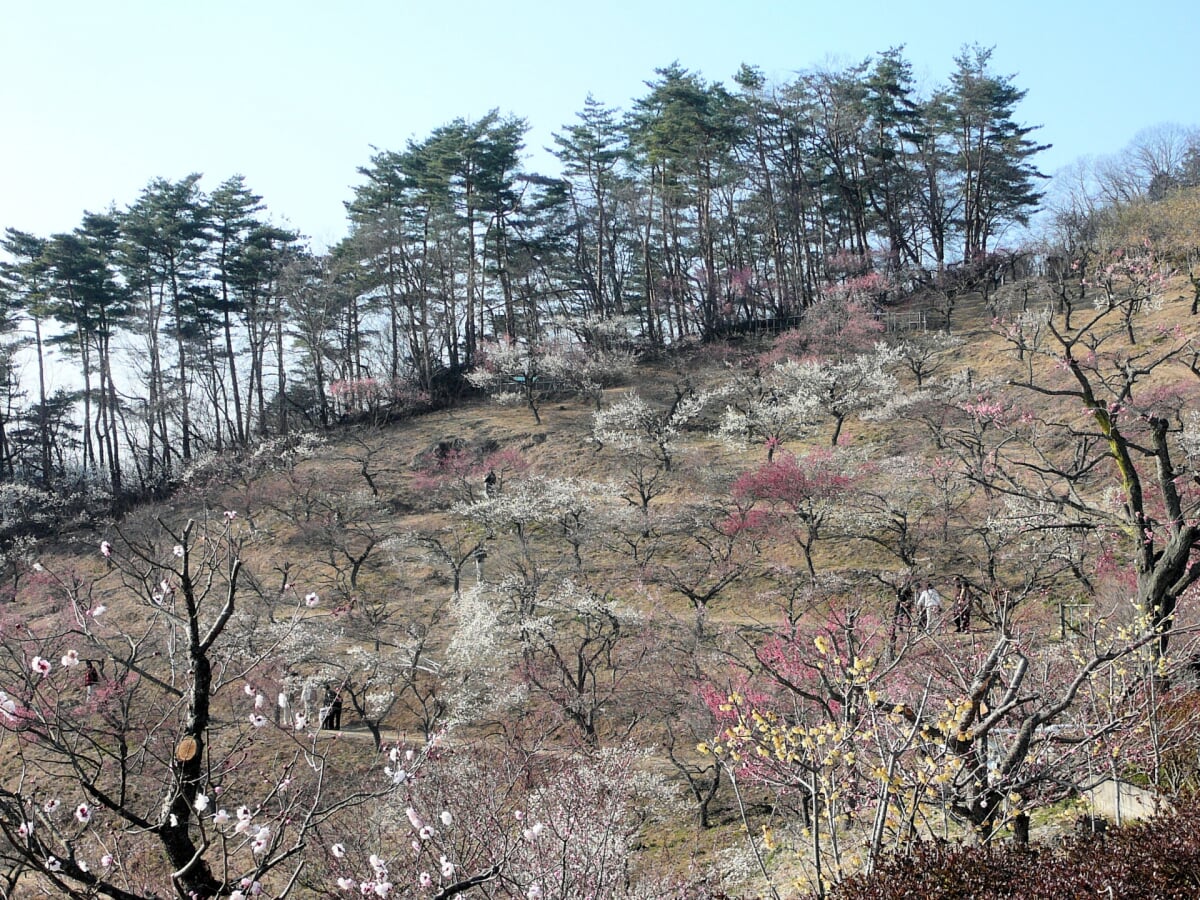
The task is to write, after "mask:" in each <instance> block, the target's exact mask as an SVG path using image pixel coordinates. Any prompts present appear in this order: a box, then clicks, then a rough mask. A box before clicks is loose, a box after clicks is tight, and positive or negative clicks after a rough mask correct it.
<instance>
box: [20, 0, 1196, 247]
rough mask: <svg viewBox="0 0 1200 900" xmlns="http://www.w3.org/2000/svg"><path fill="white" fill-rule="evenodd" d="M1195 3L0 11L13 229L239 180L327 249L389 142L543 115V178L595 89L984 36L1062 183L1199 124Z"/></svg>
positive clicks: (1046, 162) (611, 95)
mask: <svg viewBox="0 0 1200 900" xmlns="http://www.w3.org/2000/svg"><path fill="white" fill-rule="evenodd" d="M1194 5H1195V4H1194V2H1192V0H1146V2H1142V3H1117V2H1112V0H1093V2H1088V3H1083V2H1079V0H1042V2H1034V0H1009V2H992V3H985V2H978V0H959V2H942V0H937V2H921V0H909V2H908V3H902V2H883V0H865V2H855V3H851V2H846V0H833V2H822V3H816V2H813V0H797V2H784V0H740V2H729V0H691V2H680V0H609V2H596V3H592V4H580V3H575V2H551V0H512V2H507V3H503V2H491V3H489V2H478V0H458V2H454V3H447V2H422V3H416V2H411V0H393V2H384V0H360V2H354V0H345V2H340V3H338V2H329V0H325V2H309V0H292V2H287V3H284V2H277V0H233V2H226V0H192V2H184V0H128V2H102V0H92V2H77V0H57V2H56V0H40V2H32V0H30V2H19V3H18V2H16V0H0V110H2V118H0V122H2V123H3V124H2V125H0V128H2V134H3V139H2V140H0V228H3V227H7V226H13V227H18V228H21V229H24V230H27V231H33V232H35V233H38V234H49V233H51V232H54V231H62V230H66V229H70V228H73V227H74V226H75V225H77V224H78V222H79V218H80V216H81V214H82V212H83V210H85V209H102V208H104V207H106V206H107V205H108V204H109V203H110V202H115V203H116V204H117V206H119V207H123V206H125V205H127V204H128V203H130V202H132V201H133V200H134V199H135V198H136V197H137V194H138V192H139V191H140V190H141V188H142V187H144V186H145V185H146V183H147V182H148V181H149V180H150V179H151V178H153V177H155V176H163V177H167V178H172V179H175V178H180V177H182V176H184V175H186V174H188V173H189V172H193V171H199V172H203V173H204V174H205V186H206V187H208V188H210V189H211V188H212V187H214V186H215V185H216V184H217V183H219V182H220V181H221V180H223V179H224V178H226V177H228V176H229V175H232V174H235V173H241V174H243V175H245V176H246V179H247V182H248V184H249V185H250V187H251V188H252V189H254V190H255V191H257V192H259V193H261V194H263V195H264V197H265V199H266V201H267V204H268V206H269V208H270V210H271V212H272V214H273V215H274V216H275V217H276V218H277V219H278V220H286V221H287V222H289V223H290V224H291V225H292V226H294V227H296V228H298V229H300V230H301V231H303V232H304V233H306V234H308V235H310V236H312V237H313V238H314V242H315V243H316V244H317V245H318V246H322V245H326V244H328V243H330V242H332V241H334V240H336V239H338V238H339V237H341V236H342V234H343V233H344V229H345V220H344V215H343V208H342V202H343V201H344V200H346V199H348V198H349V197H350V186H351V185H352V184H354V183H355V181H356V173H355V168H356V167H357V166H360V165H363V164H365V163H366V162H367V161H368V158H369V156H370V154H371V152H372V151H371V146H372V145H374V146H377V147H381V148H387V149H402V148H403V146H404V143H405V141H406V140H407V139H409V138H410V137H418V138H420V137H423V136H424V135H426V134H428V132H429V131H430V130H431V129H433V128H435V127H436V126H438V125H440V124H443V123H445V122H447V121H449V120H451V119H454V118H457V117H459V116H463V117H467V118H473V117H477V116H479V115H481V114H482V113H484V112H486V111H487V110H488V109H490V108H492V107H499V108H500V109H501V111H502V112H505V113H515V114H517V115H519V116H523V117H525V118H527V119H528V120H529V122H530V124H531V125H532V131H531V132H530V135H529V139H528V145H529V151H530V153H531V159H530V166H531V167H533V168H539V169H543V170H546V169H549V168H550V165H549V162H548V160H547V157H546V156H545V154H543V153H541V152H540V148H542V147H544V146H546V145H547V144H549V143H550V141H551V139H550V134H551V132H553V131H556V130H559V129H560V128H561V127H562V126H563V125H565V124H567V123H569V122H570V121H572V119H573V118H574V115H575V113H576V112H577V111H578V110H579V109H581V108H582V105H583V101H584V98H585V97H586V95H587V94H588V92H589V91H590V92H591V93H593V94H594V95H595V96H596V98H597V99H599V100H601V101H603V102H605V103H608V104H611V105H615V106H620V107H623V108H628V106H629V105H630V102H631V100H632V99H633V98H634V97H636V96H639V95H640V94H641V93H642V92H643V91H644V84H643V82H645V81H646V80H648V79H651V78H653V77H654V69H655V68H656V67H660V66H664V65H667V64H668V63H670V62H671V61H673V60H678V61H679V62H680V63H681V64H682V65H684V66H685V67H687V68H689V69H692V70H695V71H699V72H700V73H701V74H703V75H704V76H705V77H707V78H709V79H711V80H718V79H720V80H726V79H728V78H729V77H730V76H731V75H732V74H733V73H734V72H735V71H736V70H737V68H738V66H739V64H740V63H742V62H749V63H751V64H754V65H757V66H759V67H760V68H761V69H762V70H763V71H764V72H765V73H766V74H767V75H768V77H771V78H772V79H774V80H786V79H788V78H789V77H790V76H791V75H792V74H793V73H794V72H797V71H799V70H803V69H806V68H811V67H813V66H817V65H820V64H822V63H827V62H835V63H838V62H850V61H853V60H858V59H861V58H864V57H866V56H868V55H870V54H872V53H874V52H877V51H880V50H884V49H887V48H888V47H891V46H895V45H899V44H904V45H906V47H907V55H908V57H909V59H910V60H911V61H912V63H913V65H914V68H915V70H916V72H917V74H918V76H919V77H920V78H922V79H923V80H924V81H925V83H926V84H927V86H929V87H932V86H933V85H934V84H935V83H937V82H940V81H942V80H944V79H945V78H946V77H947V75H948V74H949V72H950V69H951V66H952V59H953V57H954V55H955V54H956V53H957V52H958V50H959V48H960V47H961V46H962V45H963V44H964V43H972V42H978V43H980V44H983V45H985V46H992V45H994V46H995V47H996V50H995V54H994V56H993V66H994V70H995V71H996V72H997V73H999V74H1011V75H1015V76H1016V84H1017V85H1018V86H1019V87H1022V88H1025V89H1027V90H1028V92H1029V94H1028V97H1027V98H1026V100H1025V102H1024V104H1023V105H1022V107H1021V109H1020V111H1019V118H1020V120H1021V121H1023V122H1026V123H1029V124H1042V125H1043V126H1044V127H1043V129H1042V130H1041V132H1039V134H1038V135H1037V136H1038V138H1039V139H1040V140H1042V141H1043V142H1049V143H1053V144H1054V145H1055V146H1054V149H1053V150H1051V151H1049V152H1047V153H1046V154H1044V156H1043V157H1042V159H1041V162H1040V164H1041V166H1042V168H1043V170H1044V171H1046V172H1053V171H1054V170H1055V169H1057V168H1058V167H1060V166H1062V165H1065V164H1067V163H1069V162H1071V161H1072V160H1074V159H1076V158H1078V157H1080V156H1084V155H1104V154H1109V153H1113V152H1115V151H1117V150H1119V149H1120V148H1121V147H1123V146H1124V145H1125V144H1127V143H1128V142H1129V141H1130V139H1131V138H1132V137H1133V136H1134V134H1135V133H1136V132H1137V131H1139V130H1140V129H1143V128H1145V127H1148V126H1153V125H1156V124H1159V123H1162V122H1178V123H1180V124H1184V125H1196V124H1200V104H1198V103H1197V100H1196V91H1198V90H1200V78H1198V77H1197V76H1198V75H1200V55H1198V53H1197V45H1198V43H1200V18H1198V17H1197V14H1196V13H1195V12H1194V11H1193V9H1194Z"/></svg>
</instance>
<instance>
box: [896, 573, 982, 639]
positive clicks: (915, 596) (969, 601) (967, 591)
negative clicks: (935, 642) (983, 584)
mask: <svg viewBox="0 0 1200 900" xmlns="http://www.w3.org/2000/svg"><path fill="white" fill-rule="evenodd" d="M942 605H943V600H942V595H941V594H940V593H938V589H937V588H936V587H934V586H933V581H932V580H930V579H928V578H926V579H924V580H920V579H918V580H910V581H907V582H905V583H904V584H903V585H902V586H901V587H900V590H899V591H898V593H897V595H896V615H895V619H896V625H897V626H901V625H903V626H904V627H906V628H911V627H912V626H913V625H914V624H916V625H917V627H919V628H921V629H922V630H924V631H927V632H930V633H932V632H934V631H937V630H938V629H939V628H940V627H941V622H942ZM974 605H975V600H974V596H973V595H972V593H971V586H970V585H969V584H967V580H966V579H965V578H963V577H962V576H961V575H956V576H955V577H954V605H953V607H951V610H950V612H951V621H952V622H953V624H954V630H955V631H957V632H960V633H961V632H964V631H969V630H970V629H971V610H972V608H973V607H974Z"/></svg>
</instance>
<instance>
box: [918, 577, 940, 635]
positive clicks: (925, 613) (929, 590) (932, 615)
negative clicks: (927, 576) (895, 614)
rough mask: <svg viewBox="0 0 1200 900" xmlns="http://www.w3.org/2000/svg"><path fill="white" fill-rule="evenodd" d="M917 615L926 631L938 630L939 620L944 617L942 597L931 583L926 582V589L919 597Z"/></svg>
mask: <svg viewBox="0 0 1200 900" xmlns="http://www.w3.org/2000/svg"><path fill="white" fill-rule="evenodd" d="M917 614H918V615H919V616H920V617H921V625H922V626H923V627H924V628H925V630H926V631H929V632H932V631H934V630H935V629H936V628H937V623H938V620H939V619H941V617H942V595H941V594H939V593H938V592H937V588H935V587H934V586H933V582H931V581H926V582H925V586H924V588H923V589H922V590H921V593H920V594H919V595H918V596H917Z"/></svg>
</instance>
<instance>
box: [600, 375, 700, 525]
mask: <svg viewBox="0 0 1200 900" xmlns="http://www.w3.org/2000/svg"><path fill="white" fill-rule="evenodd" d="M708 399H709V398H708V395H706V394H702V393H701V394H698V393H696V392H694V391H692V390H691V389H690V388H686V387H681V386H678V385H677V386H676V388H675V398H674V400H673V401H672V402H671V404H670V405H669V406H668V407H667V408H665V409H657V408H655V407H653V406H651V405H650V404H649V403H648V402H646V400H644V399H643V398H642V397H640V396H639V395H638V394H637V393H636V392H634V391H630V392H629V393H627V394H625V395H624V396H623V397H621V398H620V399H618V400H617V401H616V402H614V403H611V404H609V405H608V406H607V407H606V408H604V409H601V410H598V411H597V412H596V414H595V415H594V416H593V417H592V439H593V440H594V441H595V442H596V443H597V444H598V445H599V446H600V447H601V449H605V450H609V451H611V452H613V453H615V454H616V456H617V459H618V460H620V465H621V468H622V470H623V471H624V473H625V477H624V479H623V481H622V489H623V492H622V497H623V498H624V499H625V501H626V502H627V503H629V504H630V505H631V506H635V507H637V508H638V509H640V510H641V511H642V514H643V517H645V516H646V515H647V514H648V511H649V507H650V504H651V502H652V501H653V500H654V498H656V497H658V496H660V495H661V494H662V493H664V492H665V491H666V490H667V486H668V481H669V473H670V472H671V465H672V462H673V461H674V459H675V456H676V454H677V452H678V450H679V446H680V440H681V432H682V431H683V429H684V428H686V427H687V425H688V423H690V422H693V421H694V420H695V419H696V418H697V417H698V416H699V415H700V413H701V412H702V411H703V409H704V407H705V405H706V404H707V402H708ZM643 527H645V523H643Z"/></svg>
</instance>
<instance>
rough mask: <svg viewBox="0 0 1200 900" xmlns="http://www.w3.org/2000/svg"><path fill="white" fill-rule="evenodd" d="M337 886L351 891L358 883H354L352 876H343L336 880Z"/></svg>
mask: <svg viewBox="0 0 1200 900" xmlns="http://www.w3.org/2000/svg"><path fill="white" fill-rule="evenodd" d="M337 886H338V887H339V888H341V889H342V890H343V891H352V890H354V889H355V888H356V887H358V885H357V884H356V883H355V881H354V879H353V878H344V877H343V878H339V879H338V880H337Z"/></svg>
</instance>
